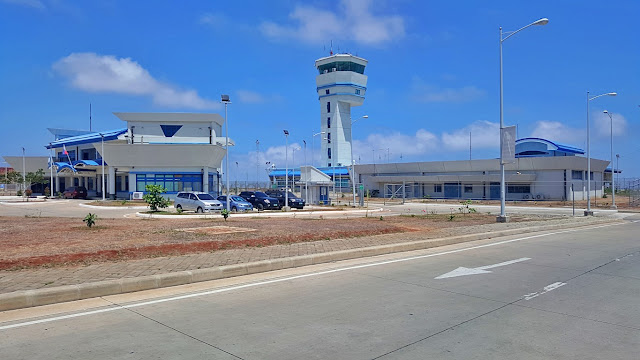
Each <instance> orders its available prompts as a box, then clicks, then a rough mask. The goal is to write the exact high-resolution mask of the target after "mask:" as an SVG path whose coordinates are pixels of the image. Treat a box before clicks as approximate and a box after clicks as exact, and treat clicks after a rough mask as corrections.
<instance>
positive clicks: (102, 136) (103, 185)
mask: <svg viewBox="0 0 640 360" xmlns="http://www.w3.org/2000/svg"><path fill="white" fill-rule="evenodd" d="M100 138H101V140H102V141H101V150H100V157H101V158H102V161H101V162H102V201H104V200H105V193H104V190H105V189H104V187H105V181H104V134H103V133H100Z"/></svg>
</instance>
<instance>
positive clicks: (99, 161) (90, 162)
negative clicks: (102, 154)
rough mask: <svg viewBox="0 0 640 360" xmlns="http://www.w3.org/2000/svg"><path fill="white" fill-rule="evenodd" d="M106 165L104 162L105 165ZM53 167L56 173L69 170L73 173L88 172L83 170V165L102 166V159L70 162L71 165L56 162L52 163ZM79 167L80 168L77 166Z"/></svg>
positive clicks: (65, 162) (64, 162)
mask: <svg viewBox="0 0 640 360" xmlns="http://www.w3.org/2000/svg"><path fill="white" fill-rule="evenodd" d="M106 164H107V163H106V162H105V165H106ZM53 165H54V166H55V167H56V169H57V172H60V171H62V170H64V169H69V170H71V171H73V172H78V171H89V170H88V169H84V168H83V167H84V165H88V166H100V165H102V159H96V160H77V161H72V162H71V163H69V162H68V161H58V162H54V163H53ZM78 165H80V166H78ZM49 167H51V165H49ZM90 171H94V170H90Z"/></svg>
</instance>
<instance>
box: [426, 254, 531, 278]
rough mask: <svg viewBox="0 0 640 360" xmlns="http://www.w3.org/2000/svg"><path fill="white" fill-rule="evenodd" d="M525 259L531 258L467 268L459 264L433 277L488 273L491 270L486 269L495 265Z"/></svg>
mask: <svg viewBox="0 0 640 360" xmlns="http://www.w3.org/2000/svg"><path fill="white" fill-rule="evenodd" d="M526 260H531V258H527V257H525V258H520V259H515V260H510V261H505V262H501V263H499V264H493V265H485V266H479V267H476V268H467V267H463V266H461V267H459V268H457V269H455V270H453V271H449V272H448V273H446V274H442V275H440V276H438V277H435V278H434V279H436V280H439V279H447V278H452V277H458V276H465V275H478V274H488V273H490V272H491V271H489V270H488V269H493V268H497V267H500V266H506V265H511V264H515V263H519V262H521V261H526Z"/></svg>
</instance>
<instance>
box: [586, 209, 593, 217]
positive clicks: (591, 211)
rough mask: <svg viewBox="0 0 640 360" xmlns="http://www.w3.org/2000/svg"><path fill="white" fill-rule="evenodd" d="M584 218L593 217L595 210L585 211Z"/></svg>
mask: <svg viewBox="0 0 640 360" xmlns="http://www.w3.org/2000/svg"><path fill="white" fill-rule="evenodd" d="M584 216H593V210H585V211H584Z"/></svg>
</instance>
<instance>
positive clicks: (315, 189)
mask: <svg viewBox="0 0 640 360" xmlns="http://www.w3.org/2000/svg"><path fill="white" fill-rule="evenodd" d="M296 185H299V186H300V189H301V191H300V193H301V194H302V198H303V199H304V200H305V201H306V203H307V204H323V205H327V204H329V203H331V199H330V198H329V187H330V186H332V185H333V183H332V181H331V177H329V175H327V174H325V173H323V172H322V171H320V170H318V169H317V168H315V167H313V166H301V167H300V180H299V181H297V182H296Z"/></svg>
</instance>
